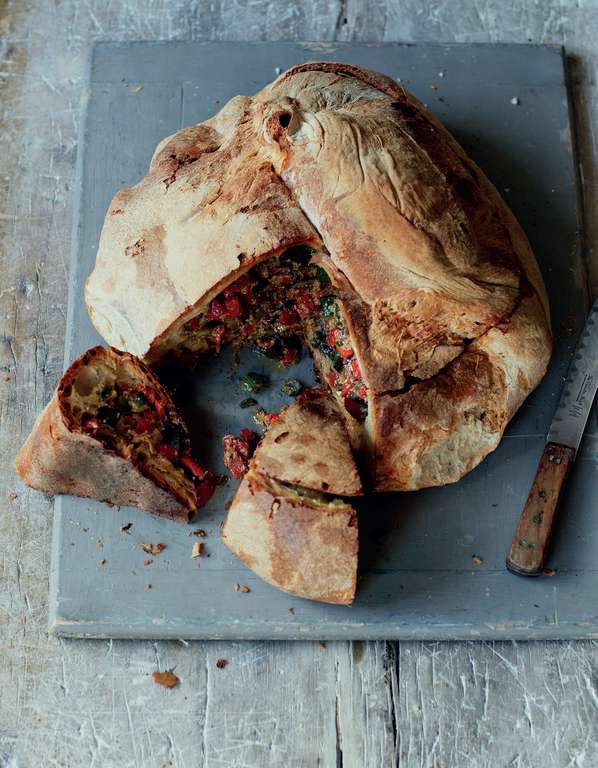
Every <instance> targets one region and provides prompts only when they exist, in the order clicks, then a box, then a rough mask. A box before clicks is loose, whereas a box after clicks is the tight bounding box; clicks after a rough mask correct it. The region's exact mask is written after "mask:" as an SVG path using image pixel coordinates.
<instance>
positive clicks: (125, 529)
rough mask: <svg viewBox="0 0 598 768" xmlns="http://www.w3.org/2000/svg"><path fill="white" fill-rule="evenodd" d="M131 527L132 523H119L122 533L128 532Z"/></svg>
mask: <svg viewBox="0 0 598 768" xmlns="http://www.w3.org/2000/svg"><path fill="white" fill-rule="evenodd" d="M132 527H133V523H125V525H121V527H120V530H121V531H122V532H123V533H128V532H129V531H130V530H131V528H132Z"/></svg>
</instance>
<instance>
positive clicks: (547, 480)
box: [507, 300, 598, 576]
mask: <svg viewBox="0 0 598 768" xmlns="http://www.w3.org/2000/svg"><path fill="white" fill-rule="evenodd" d="M597 388H598V300H596V301H595V302H594V304H593V306H592V309H591V311H590V314H589V317H588V319H587V321H586V324H585V326H584V329H583V333H582V334H581V337H580V339H579V343H578V345H577V348H576V350H575V355H574V357H573V360H572V362H571V365H570V367H569V373H568V375H567V379H566V381H565V385H564V387H563V391H562V393H561V398H560V400H559V404H558V407H557V409H556V413H555V415H554V418H553V420H552V424H551V426H550V432H549V433H548V437H547V438H546V445H545V447H544V451H543V453H542V458H541V459H540V464H539V465H538V471H537V472H536V476H535V478H534V482H533V484H532V487H531V490H530V492H529V496H528V497H527V502H526V503H525V507H524V508H523V512H522V514H521V518H520V520H519V525H518V526H517V530H516V531H515V535H514V536H513V541H512V542H511V548H510V550H509V553H508V554H507V568H508V569H509V571H511V573H515V574H517V575H518V576H538V575H539V574H540V573H542V569H543V566H544V560H545V559H546V555H547V552H548V546H549V544H550V535H551V533H552V528H553V525H554V521H555V518H556V513H557V509H558V505H559V501H560V500H561V496H562V494H563V489H564V487H565V482H566V480H567V477H568V475H569V471H570V470H571V467H572V466H573V462H574V461H575V456H576V454H577V450H578V449H579V444H580V443H581V438H582V436H583V433H584V429H585V426H586V423H587V420H588V416H589V415H590V411H591V410H592V403H593V401H594V397H595V395H596V389H597Z"/></svg>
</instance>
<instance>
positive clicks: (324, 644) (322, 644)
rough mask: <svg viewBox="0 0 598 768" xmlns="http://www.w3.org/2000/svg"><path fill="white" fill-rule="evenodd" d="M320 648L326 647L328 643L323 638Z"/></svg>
mask: <svg viewBox="0 0 598 768" xmlns="http://www.w3.org/2000/svg"><path fill="white" fill-rule="evenodd" d="M320 648H326V643H325V642H324V641H323V640H320Z"/></svg>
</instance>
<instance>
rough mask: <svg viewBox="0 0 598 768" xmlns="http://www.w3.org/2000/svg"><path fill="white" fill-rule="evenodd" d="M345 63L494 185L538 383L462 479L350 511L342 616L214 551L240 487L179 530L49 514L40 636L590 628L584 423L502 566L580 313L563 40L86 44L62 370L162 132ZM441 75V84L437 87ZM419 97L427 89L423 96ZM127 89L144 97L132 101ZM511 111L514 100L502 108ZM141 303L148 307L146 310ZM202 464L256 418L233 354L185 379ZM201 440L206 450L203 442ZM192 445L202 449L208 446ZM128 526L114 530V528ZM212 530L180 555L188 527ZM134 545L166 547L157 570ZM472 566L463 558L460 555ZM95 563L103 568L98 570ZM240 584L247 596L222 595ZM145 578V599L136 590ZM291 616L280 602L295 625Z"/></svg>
mask: <svg viewBox="0 0 598 768" xmlns="http://www.w3.org/2000/svg"><path fill="white" fill-rule="evenodd" d="M316 58H320V59H338V60H344V61H352V62H355V63H359V64H362V65H365V66H367V67H370V68H373V69H377V70H380V71H383V72H386V73H387V74H389V75H391V76H394V77H400V78H401V79H402V81H403V82H404V84H405V86H406V87H407V88H408V89H410V90H411V91H413V92H414V93H415V95H417V96H418V97H419V98H420V99H421V100H422V101H424V102H425V103H427V104H428V106H429V107H430V108H431V109H432V110H433V111H434V112H436V113H437V114H438V115H439V117H440V118H441V119H442V120H443V121H444V122H445V123H446V125H447V126H448V127H449V129H450V130H451V131H452V132H453V133H454V134H455V135H456V137H457V138H458V140H460V141H461V143H462V144H463V145H464V146H465V147H466V149H467V150H468V151H469V152H470V153H471V155H472V156H473V157H474V159H475V160H476V161H477V162H478V163H479V164H480V165H481V166H482V167H483V168H484V169H485V170H486V172H487V173H488V175H489V176H490V178H491V179H492V180H493V181H494V182H495V184H496V185H497V187H498V188H499V190H500V191H501V192H502V193H503V195H504V196H505V198H506V199H507V201H508V202H509V204H510V205H511V206H512V207H513V209H514V211H515V213H516V215H517V216H518V217H519V219H520V221H521V222H522V224H523V226H524V228H525V230H526V232H527V233H528V235H529V237H530V239H531V241H532V245H533V247H534V250H535V252H536V255H537V258H538V261H539V263H540V266H541V269H542V272H543V274H544V278H545V280H546V284H547V287H548V292H549V294H550V297H551V302H552V316H553V324H554V329H555V334H556V349H555V355H554V358H553V362H552V365H551V368H550V371H549V373H548V375H547V377H546V378H545V380H544V382H543V383H542V385H541V386H540V387H539V389H538V390H537V391H536V392H535V393H534V394H533V395H532V396H531V397H530V398H529V399H528V401H527V402H526V403H525V404H524V406H523V407H522V409H521V411H520V412H519V414H518V415H517V416H516V418H515V419H514V421H513V422H512V424H511V425H510V427H509V429H508V433H507V435H506V436H505V439H504V440H503V441H502V443H501V445H500V446H499V448H498V449H497V451H496V452H495V453H494V454H493V455H491V456H490V457H488V459H486V460H485V461H484V462H483V463H482V464H481V465H480V466H479V467H478V468H477V469H476V470H474V471H473V472H472V473H471V474H470V475H468V476H467V477H466V478H464V479H463V480H462V481H461V482H459V483H458V484H456V485H453V486H449V487H446V488H440V489H429V490H425V491H420V492H418V493H408V494H384V495H377V496H375V497H371V498H369V499H368V500H367V501H365V502H364V503H363V504H362V508H361V509H360V536H361V540H362V551H361V562H360V572H361V575H362V578H361V582H360V587H359V591H358V597H357V600H356V603H355V605H354V606H353V607H352V608H346V607H338V606H326V605H319V604H315V603H309V602H307V601H303V600H299V599H294V598H292V597H290V596H288V595H286V594H284V593H281V592H279V591H277V590H275V589H273V588H272V587H270V586H269V585H267V584H265V583H263V582H262V581H261V580H260V579H258V578H257V577H254V576H253V574H252V573H251V572H250V571H248V570H247V569H245V568H244V566H243V565H241V564H240V563H239V562H237V561H236V560H235V558H234V557H233V556H232V555H231V554H230V553H229V552H228V551H227V550H226V549H225V548H224V547H223V546H222V545H221V544H220V542H219V539H218V534H219V529H218V523H219V522H220V521H221V520H222V519H223V517H224V506H225V503H226V501H227V500H228V499H230V498H232V496H233V494H234V490H235V484H233V483H230V484H229V485H228V486H227V487H226V488H224V489H221V490H220V491H218V493H217V494H216V496H215V497H214V499H213V500H212V502H211V503H210V505H209V506H208V508H207V509H205V510H203V511H202V512H201V514H200V515H199V516H198V518H197V521H196V524H195V525H192V526H189V527H185V526H182V525H178V524H175V523H172V522H169V521H165V520H160V519H157V518H153V517H152V516H150V515H147V514H145V513H143V512H140V511H138V510H132V509H120V510H119V509H116V508H108V507H106V506H105V505H102V504H99V503H95V502H90V501H86V500H82V499H75V498H70V497H59V498H58V499H57V502H56V505H55V513H54V536H53V553H52V573H51V616H50V629H51V631H53V632H55V633H57V634H60V635H71V636H88V637H138V638H141V637H145V638H149V637H155V638H166V637H174V638H188V639H191V638H229V639H235V638H239V639H240V638H287V639H288V638H318V639H343V638H346V639H350V638H353V639H367V638H380V639H395V638H396V639H403V638H421V639H468V638H501V639H508V638H571V637H579V638H581V637H596V636H598V604H597V599H596V595H598V563H597V557H596V553H597V552H598V505H597V504H596V498H597V495H598V494H597V491H598V472H597V470H598V463H597V453H596V444H597V442H598V434H597V432H598V429H597V424H596V415H595V413H594V414H593V415H592V417H591V419H590V424H589V425H588V430H587V431H588V434H587V435H586V437H585V439H584V443H583V447H582V453H581V458H580V459H579V460H578V462H577V464H576V466H575V468H574V471H573V475H572V478H571V481H570V486H569V489H568V491H567V495H566V498H565V502H564V506H563V510H562V513H561V524H560V526H559V531H558V536H557V542H556V546H555V548H554V551H553V554H552V558H551V565H552V566H553V567H555V568H558V573H557V575H556V576H554V577H552V578H549V577H544V578H539V579H527V580H526V579H521V578H516V577H514V576H512V575H510V574H509V573H507V572H506V570H505V568H504V557H505V553H506V550H507V547H508V544H509V542H510V538H511V535H512V532H513V530H514V527H515V523H516V521H517V518H518V515H519V513H520V510H521V508H522V506H523V503H524V501H525V498H526V495H527V491H528V489H529V486H530V483H531V480H532V477H533V474H534V471H535V467H536V464H537V461H538V458H539V456H540V453H541V450H542V446H543V442H544V434H545V432H546V430H547V428H548V425H549V423H550V420H551V417H552V414H553V411H554V407H555V403H556V400H557V398H558V395H559V392H560V389H561V386H562V381H563V376H564V375H565V373H566V370H567V365H568V362H569V359H570V355H571V352H572V349H573V347H574V344H575V341H576V337H577V334H578V333H579V331H580V329H581V326H582V324H583V319H584V315H585V311H586V309H587V296H586V288H585V282H584V272H583V268H582V260H581V256H580V243H579V233H578V230H577V218H576V186H575V172H574V167H575V164H574V158H573V155H572V149H571V141H570V135H571V130H570V125H569V116H568V110H567V96H566V87H565V77H564V66H563V64H564V59H563V52H562V50H561V49H560V48H557V47H553V46H532V45H483V44H482V45H466V46H460V45H453V46H440V45H420V44H418V45H400V44H383V45H365V44H353V43H347V44H324V43H313V44H309V43H308V44H304V45H299V44H290V43H125V44H111V43H99V44H97V45H96V46H95V47H94V48H93V50H92V52H91V56H90V83H89V90H88V99H87V103H86V105H85V116H84V119H83V120H82V127H81V137H80V144H79V172H78V181H79V186H78V190H77V194H78V205H77V210H78V213H77V217H76V225H75V237H74V247H73V256H72V263H71V283H70V298H69V318H68V328H67V341H66V362H67V363H68V362H70V361H71V360H72V359H73V358H74V357H75V356H77V355H78V354H80V353H81V352H82V351H83V350H84V349H86V348H87V347H89V346H91V345H93V344H95V343H98V342H99V341H100V339H99V337H98V335H97V334H96V332H95V330H94V329H93V327H92V326H91V324H90V322H89V320H88V318H87V314H86V311H85V308H84V304H83V300H82V288H83V282H84V280H85V278H86V276H87V275H88V274H89V272H90V271H91V269H92V266H93V262H94V258H95V251H96V247H97V242H98V235H99V231H100V228H101V225H102V221H103V218H104V213H105V211H106V208H107V206H108V203H109V201H110V199H111V197H112V195H113V194H114V192H115V191H116V190H117V189H118V188H119V187H121V186H123V185H129V184H132V183H135V182H136V181H138V180H139V179H140V178H141V177H142V176H143V175H144V173H145V171H146V168H147V165H148V163H149V159H150V156H151V153H152V151H153V149H154V147H155V145H156V144H157V142H158V141H159V140H160V139H161V138H163V137H164V136H165V135H167V134H169V133H172V132H174V131H176V130H177V129H178V128H180V127H182V126H183V125H185V124H189V123H192V122H196V121H199V120H203V119H205V118H207V117H209V116H210V115H211V114H213V112H214V111H215V110H217V108H218V104H222V103H224V102H225V101H226V100H227V99H229V98H230V97H231V96H233V95H235V94H237V93H253V92H254V91H255V90H257V89H258V88H260V87H261V86H262V85H264V84H265V83H267V82H269V81H270V80H272V79H273V78H274V77H275V75H276V68H280V69H281V70H284V69H286V68H287V67H289V66H290V65H292V64H294V63H296V62H299V61H307V60H313V59H316ZM440 72H442V73H443V74H442V75H440ZM432 85H436V86H438V90H433V89H432V88H431V86H432ZM138 86H142V87H143V89H142V90H140V89H139V87H138ZM515 97H516V98H518V99H519V104H518V105H514V104H512V103H511V99H513V98H515ZM140 311H143V308H140ZM250 369H253V370H264V371H266V372H267V373H268V374H269V375H271V376H272V378H273V380H274V381H275V386H273V387H272V388H271V390H270V392H269V393H268V396H267V397H260V398H259V399H260V400H261V402H262V404H263V405H264V406H265V407H267V408H270V407H272V408H278V407H280V406H281V405H282V404H284V403H285V402H288V399H287V398H285V397H283V396H282V395H279V394H278V395H277V394H276V393H277V392H278V384H279V383H280V382H282V381H283V380H285V379H286V378H288V377H289V376H291V375H293V376H299V378H302V379H303V380H304V381H306V382H309V381H310V380H311V378H312V374H311V366H310V362H309V359H304V360H303V361H302V362H301V364H300V365H299V366H298V367H297V369H296V370H291V372H290V373H282V374H281V373H280V372H279V371H276V369H274V368H272V367H269V366H267V365H266V364H264V363H263V362H262V361H260V360H258V359H257V358H255V357H254V356H253V355H251V354H250V353H247V354H244V355H243V356H242V360H241V365H240V372H244V371H246V370H250ZM177 397H178V399H179V401H181V402H184V403H185V407H184V410H185V412H186V414H187V416H188V419H189V422H190V425H191V429H192V431H193V432H194V433H195V434H196V436H197V438H198V449H199V454H200V456H202V457H203V458H204V459H205V460H206V461H209V462H210V463H211V465H212V466H214V467H216V468H218V467H219V468H220V469H221V470H222V461H221V449H220V437H221V435H222V434H224V433H225V432H228V431H232V432H237V431H238V430H239V429H240V428H241V427H242V426H248V425H249V423H250V412H248V411H242V410H240V409H239V408H238V403H239V401H240V400H241V399H242V398H243V394H242V392H241V390H240V388H239V386H238V384H237V377H236V376H234V375H232V374H231V360H230V355H229V354H228V353H225V354H223V355H222V356H221V357H220V358H217V359H214V360H210V361H207V362H206V364H205V365H202V368H201V369H200V375H193V374H190V375H189V376H188V377H186V378H185V380H184V381H181V382H179V387H178V394H177ZM208 432H211V433H213V438H212V439H208V438H206V437H205V436H206V433H208ZM202 436H203V437H202ZM128 522H132V523H133V525H132V527H131V529H130V531H129V532H128V533H124V532H122V531H121V530H120V528H121V526H122V525H123V524H125V523H128ZM196 527H201V528H204V529H206V530H207V531H208V532H209V534H210V535H209V536H208V538H207V539H206V554H207V555H209V557H207V556H206V557H202V558H199V559H198V560H194V559H192V558H191V548H192V545H193V542H194V541H195V540H196V539H195V538H193V537H192V536H190V532H191V531H192V530H193V529H194V528H196ZM142 542H153V543H157V542H164V543H166V544H167V549H166V550H164V552H162V553H161V554H160V555H159V556H158V557H157V558H156V559H155V561H154V562H153V564H151V565H144V564H143V563H144V560H145V559H146V558H147V555H146V554H145V553H144V552H143V551H142V550H141V548H140V547H139V544H140V543H142ZM474 554H476V555H479V556H480V557H481V558H482V559H483V562H482V564H480V565H476V564H475V563H474V562H473V561H472V556H473V555H474ZM104 559H105V560H106V562H105V564H104V565H101V564H100V561H101V560H104ZM235 582H239V583H241V584H247V585H248V586H249V587H250V589H251V591H250V593H248V594H243V593H241V592H236V591H235V590H234V589H233V585H234V583H235ZM149 583H151V585H152V588H151V589H149V588H146V586H145V585H146V584H149ZM289 608H293V609H294V612H293V613H291V612H290V611H289Z"/></svg>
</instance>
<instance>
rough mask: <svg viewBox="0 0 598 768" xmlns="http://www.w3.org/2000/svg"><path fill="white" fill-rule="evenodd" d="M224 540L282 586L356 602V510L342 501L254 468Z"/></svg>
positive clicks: (332, 599) (311, 597)
mask: <svg viewBox="0 0 598 768" xmlns="http://www.w3.org/2000/svg"><path fill="white" fill-rule="evenodd" d="M222 541H223V542H224V544H225V545H226V546H227V547H228V548H229V549H230V550H231V552H233V553H234V554H235V555H236V556H237V557H238V558H239V559H240V560H242V562H243V563H245V565H246V566H247V567H248V568H251V570H252V571H253V572H254V573H256V574H257V575H258V576H260V577H261V578H262V579H264V580H265V581H267V582H268V583H269V584H272V585H273V586H275V587H278V589H282V590H284V591H285V592H289V593H290V594H292V595H296V596H297V597H303V598H306V599H308V600H318V601H320V602H323V603H339V604H341V605H350V604H351V603H352V602H353V599H354V597H355V588H356V583H357V549H358V531H357V515H356V513H355V510H354V509H353V508H352V507H350V506H349V505H348V504H345V503H344V502H342V501H340V500H336V499H335V500H332V501H331V500H329V499H327V498H325V497H324V496H322V494H318V493H317V492H315V491H307V490H305V489H301V488H298V487H291V486H288V485H284V484H282V483H277V482H275V481H274V480H270V479H268V478H266V477H264V476H262V475H260V474H259V473H258V472H256V471H255V470H254V469H250V470H249V472H248V473H247V474H246V475H245V478H244V479H243V482H242V483H241V485H240V486H239V490H238V491H237V495H236V496H235V498H234V500H233V503H232V505H231V508H230V510H229V513H228V517H227V519H226V523H225V524H224V528H223V531H222Z"/></svg>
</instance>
